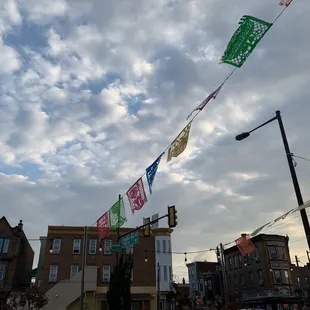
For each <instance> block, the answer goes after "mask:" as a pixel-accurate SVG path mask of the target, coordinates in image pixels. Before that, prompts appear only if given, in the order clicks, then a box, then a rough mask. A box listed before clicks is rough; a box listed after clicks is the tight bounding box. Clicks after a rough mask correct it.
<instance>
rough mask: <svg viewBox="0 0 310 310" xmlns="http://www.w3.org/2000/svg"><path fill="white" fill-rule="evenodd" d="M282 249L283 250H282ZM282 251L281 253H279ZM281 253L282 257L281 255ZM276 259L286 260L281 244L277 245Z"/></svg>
mask: <svg viewBox="0 0 310 310" xmlns="http://www.w3.org/2000/svg"><path fill="white" fill-rule="evenodd" d="M282 251H283V252H282ZM281 252H282V253H281ZM282 254H283V257H281V256H282ZM278 259H279V260H286V253H285V248H284V247H283V246H279V247H278Z"/></svg>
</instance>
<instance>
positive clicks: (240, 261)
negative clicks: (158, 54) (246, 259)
mask: <svg viewBox="0 0 310 310" xmlns="http://www.w3.org/2000/svg"><path fill="white" fill-rule="evenodd" d="M238 257H239V268H242V256H241V254H239V255H238Z"/></svg>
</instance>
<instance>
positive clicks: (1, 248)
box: [0, 238, 10, 254]
mask: <svg viewBox="0 0 310 310" xmlns="http://www.w3.org/2000/svg"><path fill="white" fill-rule="evenodd" d="M9 245H10V239H8V238H5V239H4V238H0V253H3V254H7V253H8V252H9Z"/></svg>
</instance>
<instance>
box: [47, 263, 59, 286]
mask: <svg viewBox="0 0 310 310" xmlns="http://www.w3.org/2000/svg"><path fill="white" fill-rule="evenodd" d="M52 267H55V270H56V271H55V272H54V273H55V279H51V275H52ZM57 274H58V265H50V270H49V274H48V282H49V283H55V282H57Z"/></svg>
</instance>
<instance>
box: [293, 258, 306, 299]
mask: <svg viewBox="0 0 310 310" xmlns="http://www.w3.org/2000/svg"><path fill="white" fill-rule="evenodd" d="M295 261H296V271H297V272H296V273H297V279H299V285H300V290H301V295H302V297H304V290H303V286H302V281H301V278H300V274H299V260H298V257H297V255H295ZM297 282H298V280H297Z"/></svg>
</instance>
